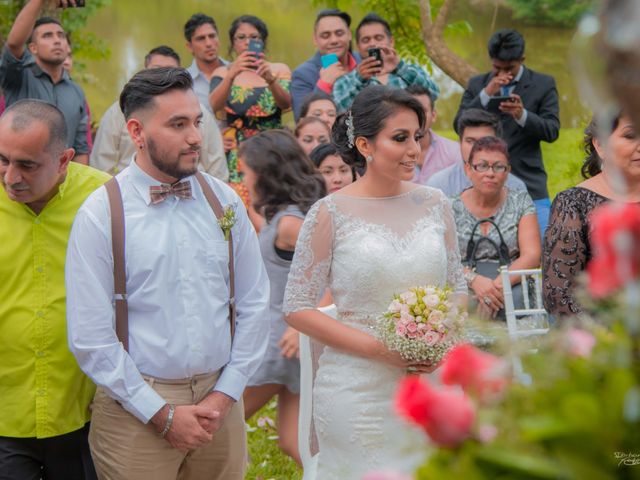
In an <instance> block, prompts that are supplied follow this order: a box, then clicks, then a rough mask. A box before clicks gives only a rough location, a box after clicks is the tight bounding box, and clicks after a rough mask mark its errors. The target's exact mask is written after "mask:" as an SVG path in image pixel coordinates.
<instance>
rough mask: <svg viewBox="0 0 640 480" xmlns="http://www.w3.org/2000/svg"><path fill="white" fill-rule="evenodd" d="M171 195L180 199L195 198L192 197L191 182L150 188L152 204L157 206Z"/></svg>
mask: <svg viewBox="0 0 640 480" xmlns="http://www.w3.org/2000/svg"><path fill="white" fill-rule="evenodd" d="M169 195H175V196H176V197H178V198H193V195H191V182H189V181H187V180H186V181H184V182H178V183H174V184H173V185H167V184H166V183H163V184H162V185H152V186H150V187H149V196H150V197H151V204H152V205H157V204H158V203H160V202H163V201H164V200H165V199H166V198H167V197H168V196H169Z"/></svg>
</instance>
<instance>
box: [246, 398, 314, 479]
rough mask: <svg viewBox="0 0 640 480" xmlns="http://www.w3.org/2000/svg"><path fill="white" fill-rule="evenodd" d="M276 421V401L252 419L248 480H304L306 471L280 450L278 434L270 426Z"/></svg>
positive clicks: (248, 430)
mask: <svg viewBox="0 0 640 480" xmlns="http://www.w3.org/2000/svg"><path fill="white" fill-rule="evenodd" d="M267 419H269V420H271V422H274V424H275V419H276V401H275V400H273V401H271V402H269V403H268V404H267V405H265V406H264V407H263V408H262V409H261V410H260V411H258V413H256V414H255V415H254V416H253V417H251V418H250V419H249V422H248V429H247V442H248V444H249V457H250V462H249V467H248V468H247V474H246V476H245V478H246V479H247V480H249V479H251V480H300V479H301V478H302V470H301V469H300V468H298V465H296V463H295V462H294V461H293V460H291V459H290V458H289V457H288V456H286V455H284V454H283V453H282V452H281V451H280V449H279V448H278V432H277V431H276V429H275V427H274V426H273V425H272V424H270V422H269V420H267Z"/></svg>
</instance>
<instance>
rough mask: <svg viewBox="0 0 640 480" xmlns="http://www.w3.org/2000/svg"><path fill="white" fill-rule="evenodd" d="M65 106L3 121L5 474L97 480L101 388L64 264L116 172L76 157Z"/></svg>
mask: <svg viewBox="0 0 640 480" xmlns="http://www.w3.org/2000/svg"><path fill="white" fill-rule="evenodd" d="M66 138H67V129H66V125H65V121H64V117H63V115H62V112H60V110H58V109H57V108H56V107H55V106H53V105H50V104H48V103H45V102H42V101H40V100H21V101H19V102H17V103H15V104H13V105H12V106H11V107H10V108H9V109H8V110H7V111H6V112H5V113H4V115H3V116H2V117H0V181H1V183H2V186H3V187H4V188H2V189H0V279H1V280H0V478H11V479H14V478H15V479H18V478H41V477H42V478H47V479H64V480H75V479H79V480H85V479H93V478H95V471H94V468H93V464H92V462H91V456H90V453H89V447H88V442H87V433H88V422H89V420H90V411H89V403H90V402H91V399H92V397H93V394H94V391H95V387H94V385H93V383H92V382H91V380H89V379H88V378H87V377H86V376H85V375H84V374H83V373H82V371H81V370H80V368H79V367H78V365H77V363H76V360H75V358H74V356H73V355H72V354H71V352H70V351H69V349H68V347H67V329H66V308H65V296H66V295H65V286H64V263H65V254H66V249H67V240H68V237H69V232H70V230H71V224H72V222H73V219H74V217H75V215H76V211H77V210H78V209H79V208H80V205H82V203H83V202H84V200H85V199H86V198H87V196H89V194H90V193H91V192H93V191H94V190H95V189H97V188H98V187H99V186H100V185H102V184H103V183H105V182H106V181H107V180H108V179H109V178H110V177H109V175H107V174H106V173H103V172H100V171H98V170H95V169H93V168H90V167H86V166H84V165H80V164H78V163H75V162H71V159H72V158H73V156H74V154H75V152H74V150H73V149H72V148H67V147H66V141H67V140H66Z"/></svg>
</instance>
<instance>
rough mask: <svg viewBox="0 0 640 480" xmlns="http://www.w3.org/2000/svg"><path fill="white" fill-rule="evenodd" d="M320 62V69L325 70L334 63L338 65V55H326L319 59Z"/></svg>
mask: <svg viewBox="0 0 640 480" xmlns="http://www.w3.org/2000/svg"><path fill="white" fill-rule="evenodd" d="M320 62H321V63H322V68H327V67H329V66H331V65H333V64H334V63H338V55H336V54H335V53H327V54H326V55H322V56H321V57H320Z"/></svg>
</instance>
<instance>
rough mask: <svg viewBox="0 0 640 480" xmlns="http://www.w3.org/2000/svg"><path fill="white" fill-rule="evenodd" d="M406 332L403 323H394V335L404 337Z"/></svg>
mask: <svg viewBox="0 0 640 480" xmlns="http://www.w3.org/2000/svg"><path fill="white" fill-rule="evenodd" d="M406 334H407V327H406V326H404V325H403V324H401V323H400V324H398V325H396V335H399V336H401V337H404V336H405V335H406Z"/></svg>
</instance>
